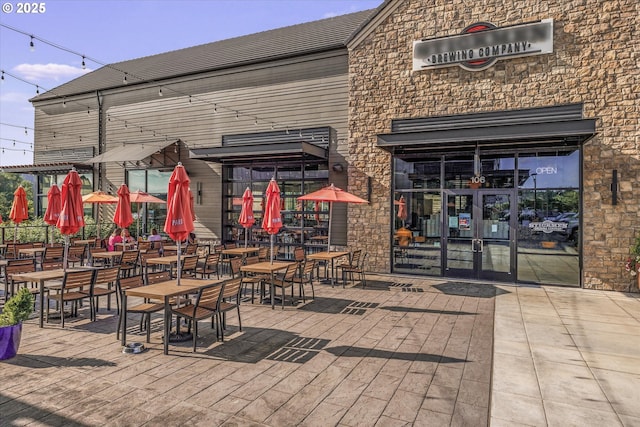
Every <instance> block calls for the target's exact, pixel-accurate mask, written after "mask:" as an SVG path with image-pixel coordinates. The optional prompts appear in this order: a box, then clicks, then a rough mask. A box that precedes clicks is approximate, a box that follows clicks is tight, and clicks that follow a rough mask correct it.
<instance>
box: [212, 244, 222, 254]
mask: <svg viewBox="0 0 640 427" xmlns="http://www.w3.org/2000/svg"><path fill="white" fill-rule="evenodd" d="M223 249H224V245H214V246H213V252H218V253H220V252H222V250H223Z"/></svg>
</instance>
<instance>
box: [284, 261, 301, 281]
mask: <svg viewBox="0 0 640 427" xmlns="http://www.w3.org/2000/svg"><path fill="white" fill-rule="evenodd" d="M297 271H298V265H296V264H291V265H289V266H288V267H287V269H286V270H285V271H284V274H282V276H281V279H282V280H283V281H285V282H292V281H293V278H294V277H295V275H296V272H297Z"/></svg>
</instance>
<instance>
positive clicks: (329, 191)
mask: <svg viewBox="0 0 640 427" xmlns="http://www.w3.org/2000/svg"><path fill="white" fill-rule="evenodd" d="M298 200H313V201H316V202H329V233H328V234H329V235H328V236H327V251H331V217H332V216H333V204H334V203H336V202H338V203H369V202H367V201H366V200H364V199H361V198H360V197H358V196H355V195H353V194H351V193H349V192H347V191H344V190H342V189H341V188H338V187H336V186H335V185H333V184H331V185H329V186H328V187H324V188H321V189H320V190H318V191H314V192H313V193H309V194H305V195H304V196H300V197H298Z"/></svg>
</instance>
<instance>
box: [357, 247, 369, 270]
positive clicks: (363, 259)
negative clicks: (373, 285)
mask: <svg viewBox="0 0 640 427" xmlns="http://www.w3.org/2000/svg"><path fill="white" fill-rule="evenodd" d="M368 256H369V253H368V252H365V253H364V254H363V255H362V257H361V258H360V265H358V268H359V269H360V271H362V272H364V269H365V264H366V262H367V257H368Z"/></svg>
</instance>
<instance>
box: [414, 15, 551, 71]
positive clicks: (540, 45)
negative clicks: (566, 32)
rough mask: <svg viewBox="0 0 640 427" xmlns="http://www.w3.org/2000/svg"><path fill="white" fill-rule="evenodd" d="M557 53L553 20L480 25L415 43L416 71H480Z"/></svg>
mask: <svg viewBox="0 0 640 427" xmlns="http://www.w3.org/2000/svg"><path fill="white" fill-rule="evenodd" d="M552 52H553V19H543V20H541V21H536V22H531V23H527V24H520V25H513V26H509V27H501V28H498V27H496V26H495V25H493V24H491V23H489V22H478V23H475V24H471V25H469V26H468V27H467V28H465V29H464V30H462V34H460V35H456V36H451V37H439V38H435V39H423V40H418V41H414V42H413V71H418V70H424V69H428V68H441V67H450V66H453V65H459V66H460V67H462V68H464V69H465V70H470V71H478V70H484V69H487V68H489V67H491V66H492V65H493V64H495V62H496V61H498V60H499V59H506V58H517V57H522V56H532V55H542V54H545V53H552Z"/></svg>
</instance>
